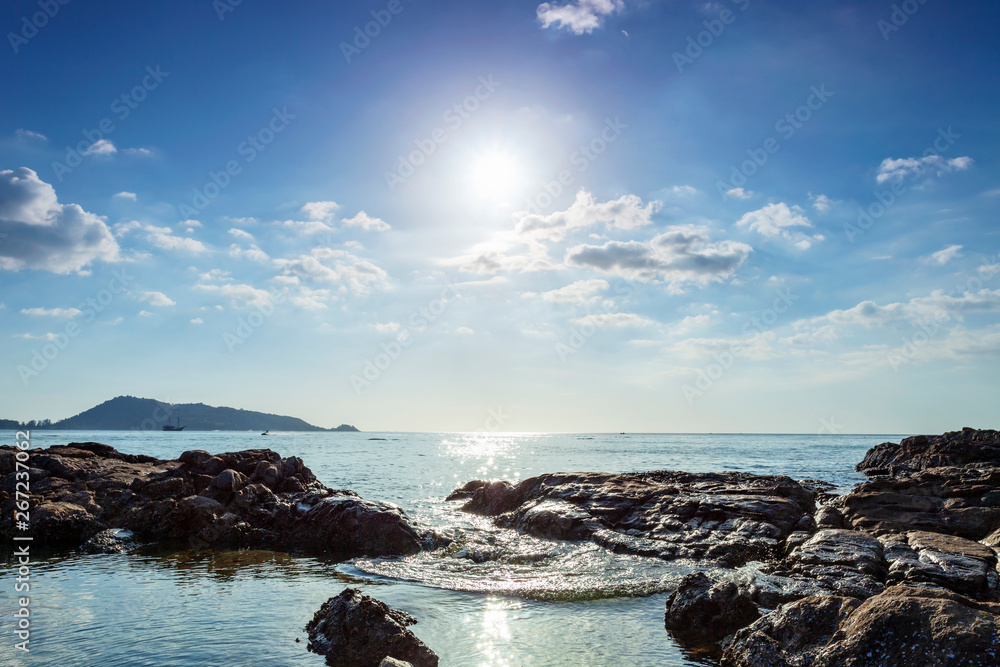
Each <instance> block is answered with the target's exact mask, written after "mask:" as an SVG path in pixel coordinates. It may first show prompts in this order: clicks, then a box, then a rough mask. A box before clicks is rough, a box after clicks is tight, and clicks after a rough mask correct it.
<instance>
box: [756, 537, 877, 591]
mask: <svg viewBox="0 0 1000 667" xmlns="http://www.w3.org/2000/svg"><path fill="white" fill-rule="evenodd" d="M888 569H889V566H888V563H887V562H886V559H885V554H884V552H883V548H882V544H881V542H879V541H878V540H877V539H876V538H875V537H872V536H871V535H865V534H864V533H856V532H852V531H849V530H835V529H825V530H821V531H819V532H817V533H816V534H815V535H813V536H812V537H810V538H809V539H808V540H807V541H805V542H804V543H802V545H801V546H798V547H796V548H795V549H793V550H792V552H791V553H790V554H789V556H788V557H787V558H786V559H785V561H784V563H782V564H781V565H780V566H778V567H777V568H776V569H774V570H773V571H772V573H773V574H776V575H779V576H786V577H790V578H797V579H803V578H804V579H806V580H808V581H811V582H814V583H816V584H818V585H819V586H820V587H822V589H823V590H826V591H829V592H830V593H832V594H835V595H841V596H845V597H856V598H860V599H865V598H868V597H870V596H872V595H877V594H878V593H880V592H881V591H882V590H883V589H884V585H883V582H885V579H886V575H887V573H888Z"/></svg>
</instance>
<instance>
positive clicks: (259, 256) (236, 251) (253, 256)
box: [229, 243, 271, 262]
mask: <svg viewBox="0 0 1000 667" xmlns="http://www.w3.org/2000/svg"><path fill="white" fill-rule="evenodd" d="M229 256H230V257H235V258H237V259H240V258H242V259H249V260H251V261H253V262H266V261H268V260H269V259H271V258H270V257H268V255H267V253H266V252H264V251H263V250H261V249H260V247H259V246H258V245H257V244H256V243H251V244H250V247H249V248H243V247H241V246H240V245H238V244H236V243H234V244H232V245H231V246H229Z"/></svg>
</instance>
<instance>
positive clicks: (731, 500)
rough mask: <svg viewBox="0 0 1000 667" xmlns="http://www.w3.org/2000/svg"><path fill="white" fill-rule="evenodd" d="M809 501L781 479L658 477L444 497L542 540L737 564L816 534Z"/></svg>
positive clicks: (552, 480)
mask: <svg viewBox="0 0 1000 667" xmlns="http://www.w3.org/2000/svg"><path fill="white" fill-rule="evenodd" d="M816 494H817V491H816V490H814V489H811V488H807V487H804V486H802V485H801V484H799V483H798V482H795V481H794V480H792V479H790V478H788V477H765V476H757V475H751V474H747V473H708V474H700V475H699V474H691V473H683V472H671V471H659V472H649V473H634V474H622V475H614V474H607V473H569V474H566V473H560V474H554V475H541V476H539V477H532V478H531V479H527V480H524V481H523V482H521V483H520V484H518V485H516V486H515V485H512V484H510V483H508V482H482V481H475V482H470V483H468V484H466V485H465V486H464V487H462V488H461V489H458V490H456V491H455V492H454V493H453V494H452V495H451V496H449V497H450V498H455V499H458V498H469V500H468V501H467V502H466V503H465V505H464V506H463V509H464V510H466V511H468V512H474V513H478V514H484V515H487V516H497V517H498V519H497V522H498V523H499V524H500V525H505V526H513V527H516V528H519V529H521V530H526V531H528V532H531V533H533V534H535V535H539V536H542V537H549V538H552V539H592V540H593V541H595V542H597V543H598V544H601V545H603V546H606V547H607V548H610V549H613V550H615V551H619V552H623V553H632V554H637V555H647V556H656V557H659V558H668V559H670V558H705V559H709V560H713V561H716V562H718V563H722V564H727V565H730V566H739V565H742V564H743V563H746V562H748V561H751V560H768V559H771V558H774V557H776V556H780V555H781V551H782V546H783V543H784V541H785V539H786V538H787V537H788V536H789V535H790V534H791V533H792V532H794V531H796V530H803V529H804V530H811V529H812V528H814V527H815V525H814V522H813V520H812V516H811V515H812V512H813V511H814V510H815V498H816Z"/></svg>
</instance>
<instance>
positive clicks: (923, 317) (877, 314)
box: [795, 289, 1000, 330]
mask: <svg viewBox="0 0 1000 667" xmlns="http://www.w3.org/2000/svg"><path fill="white" fill-rule="evenodd" d="M968 313H1000V290H988V289H982V290H979V291H977V292H972V291H969V292H965V293H964V294H959V295H953V294H946V293H945V292H944V291H943V290H937V291H935V292H932V293H931V294H930V296H923V297H914V298H912V299H910V300H909V301H900V302H896V303H890V304H887V305H885V306H880V305H878V304H877V303H875V302H874V301H862V302H861V303H859V304H858V305H856V306H854V307H853V308H848V309H846V310H832V311H830V312H829V313H827V314H826V315H822V316H820V317H815V318H812V319H809V320H800V321H799V322H796V323H795V327H796V328H797V329H799V330H815V329H818V328H821V327H823V326H827V325H839V326H842V327H844V326H846V327H851V326H856V327H864V328H869V329H870V328H874V327H880V326H883V325H886V324H890V323H894V322H904V323H909V324H920V323H922V322H932V321H947V320H952V319H954V320H962V319H963V317H964V316H965V315H966V314H968Z"/></svg>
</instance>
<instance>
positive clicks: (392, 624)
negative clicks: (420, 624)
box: [306, 588, 438, 667]
mask: <svg viewBox="0 0 1000 667" xmlns="http://www.w3.org/2000/svg"><path fill="white" fill-rule="evenodd" d="M416 622H417V621H416V619H414V618H413V617H412V616H410V615H409V614H407V613H405V612H402V611H398V610H396V609H391V608H389V606H387V605H386V604H385V603H383V602H380V601H378V600H376V599H374V598H372V597H369V596H367V595H364V594H362V593H361V591H360V590H358V589H356V588H347V589H345V590H344V591H343V592H342V593H341V594H340V595H337V596H336V597H332V598H330V599H329V600H327V601H326V602H324V603H323V606H322V607H320V609H319V611H317V612H316V614H315V615H314V616H313V619H312V620H311V621H309V623H308V624H307V625H306V632H308V633H309V645H308V648H309V650H310V651H313V652H315V653H319V654H320V655H324V656H326V662H327V664H328V665H331V666H333V667H379V665H380V663H382V661H383V660H384V659H385V658H387V657H392V658H395V659H397V660H401V661H405V662H408V663H409V664H411V665H412V666H413V667H437V664H438V657H437V655H435V653H434V651H432V650H430V649H429V648H427V646H426V645H425V644H424V643H423V642H422V641H420V640H419V639H417V637H416V635H414V634H413V633H412V632H411V631H410V630H409V629H408V626H411V625H414V624H415V623H416Z"/></svg>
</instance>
